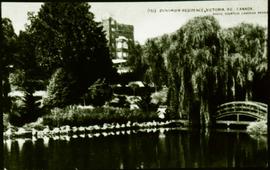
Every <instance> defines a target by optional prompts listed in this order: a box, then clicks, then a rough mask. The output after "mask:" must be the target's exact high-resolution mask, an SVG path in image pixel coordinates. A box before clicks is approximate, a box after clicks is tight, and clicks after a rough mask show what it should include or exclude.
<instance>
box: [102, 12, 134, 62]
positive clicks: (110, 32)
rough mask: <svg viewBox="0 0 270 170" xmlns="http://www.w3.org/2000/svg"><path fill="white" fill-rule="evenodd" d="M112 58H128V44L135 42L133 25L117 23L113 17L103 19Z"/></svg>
mask: <svg viewBox="0 0 270 170" xmlns="http://www.w3.org/2000/svg"><path fill="white" fill-rule="evenodd" d="M102 25H103V28H104V31H105V33H106V38H107V40H108V45H109V49H110V53H111V57H112V59H127V57H128V48H129V47H128V44H129V43H134V27H133V25H127V24H120V23H117V22H116V20H114V19H113V18H111V17H110V18H108V19H105V20H102Z"/></svg>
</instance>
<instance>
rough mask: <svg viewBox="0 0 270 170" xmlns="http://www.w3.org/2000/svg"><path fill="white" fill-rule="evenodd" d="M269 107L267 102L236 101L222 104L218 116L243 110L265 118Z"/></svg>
mask: <svg viewBox="0 0 270 170" xmlns="http://www.w3.org/2000/svg"><path fill="white" fill-rule="evenodd" d="M267 107H268V106H267V105H266V104H264V103H260V102H250V101H234V102H229V103H224V104H222V105H220V106H219V107H218V108H217V117H219V116H221V115H224V114H228V113H234V112H241V113H247V114H251V115H254V116H257V117H261V118H265V117H266V116H267V109H268V108H267Z"/></svg>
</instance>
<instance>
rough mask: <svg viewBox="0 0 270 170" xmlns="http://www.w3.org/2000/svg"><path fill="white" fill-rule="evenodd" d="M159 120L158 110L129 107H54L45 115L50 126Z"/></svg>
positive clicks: (45, 120)
mask: <svg viewBox="0 0 270 170" xmlns="http://www.w3.org/2000/svg"><path fill="white" fill-rule="evenodd" d="M153 120H159V117H158V115H157V113H156V112H143V111H141V110H130V109H127V108H114V107H97V108H94V109H84V108H79V107H76V106H68V107H65V108H62V109H60V108H54V109H52V110H51V113H50V114H48V115H46V116H44V117H43V124H44V125H49V126H62V125H70V126H87V125H90V124H103V123H127V122H128V121H131V122H144V121H153Z"/></svg>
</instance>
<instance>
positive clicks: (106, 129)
mask: <svg viewBox="0 0 270 170" xmlns="http://www.w3.org/2000/svg"><path fill="white" fill-rule="evenodd" d="M187 126H188V121H186V120H168V121H164V122H156V121H152V122H142V123H138V122H133V123H131V122H130V121H129V122H127V123H126V124H119V123H104V124H103V125H90V126H80V127H76V126H73V127H71V126H68V125H65V126H60V127H49V126H43V127H39V128H29V127H14V126H11V127H8V129H7V130H6V131H5V132H4V133H3V137H4V140H7V139H16V138H33V137H34V138H44V137H48V138H60V137H62V136H66V137H76V136H77V137H78V136H85V135H87V136H88V137H91V136H100V135H103V136H107V135H115V134H118V133H122V134H123V133H124V134H125V133H127V134H130V133H131V132H135V131H136V130H143V129H146V130H147V129H151V128H159V127H187Z"/></svg>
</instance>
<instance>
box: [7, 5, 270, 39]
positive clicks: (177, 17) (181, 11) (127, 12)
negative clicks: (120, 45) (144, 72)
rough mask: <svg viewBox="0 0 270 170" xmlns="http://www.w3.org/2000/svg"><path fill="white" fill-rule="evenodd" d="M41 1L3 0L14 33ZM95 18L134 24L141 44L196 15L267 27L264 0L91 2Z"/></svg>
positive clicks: (225, 24) (226, 24)
mask: <svg viewBox="0 0 270 170" xmlns="http://www.w3.org/2000/svg"><path fill="white" fill-rule="evenodd" d="M41 5H42V3H27V2H25V3H18V2H12V3H11V2H10V3H7V2H6V3H5V2H3V3H2V17H8V18H10V19H11V21H12V24H13V27H14V30H15V33H16V34H18V33H19V31H20V30H24V28H25V24H26V23H29V22H28V20H27V12H30V11H33V12H38V11H39V9H40V7H41ZM90 5H91V9H90V11H91V12H92V13H94V15H95V20H96V21H101V20H102V19H106V18H108V17H113V18H114V19H116V20H117V22H119V23H123V24H131V25H133V26H134V38H135V40H136V41H138V42H139V43H141V44H144V42H145V41H146V39H147V38H152V37H156V36H160V35H163V34H165V33H172V32H174V31H176V30H177V29H179V28H180V27H181V26H182V25H183V24H185V23H186V22H187V21H188V20H189V19H191V18H193V17H195V16H202V15H214V16H215V17H216V18H217V20H218V21H219V23H220V25H221V27H223V28H228V27H233V26H236V25H237V24H239V23H241V22H246V23H253V24H258V25H261V26H263V27H267V21H268V14H267V12H268V9H267V7H268V1H267V0H237V1H234V0H230V1H228V0H227V1H182V2H179V1H178V2H177V1H175V2H117V3H116V2H113V3H108V2H105V3H104V2H103V3H101V2H91V3H90Z"/></svg>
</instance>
